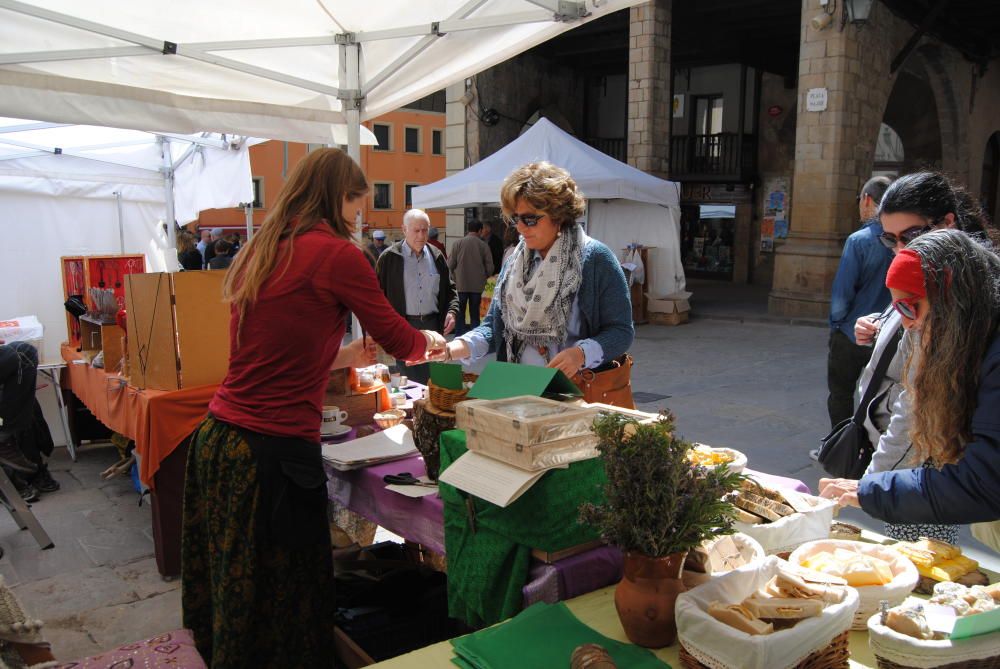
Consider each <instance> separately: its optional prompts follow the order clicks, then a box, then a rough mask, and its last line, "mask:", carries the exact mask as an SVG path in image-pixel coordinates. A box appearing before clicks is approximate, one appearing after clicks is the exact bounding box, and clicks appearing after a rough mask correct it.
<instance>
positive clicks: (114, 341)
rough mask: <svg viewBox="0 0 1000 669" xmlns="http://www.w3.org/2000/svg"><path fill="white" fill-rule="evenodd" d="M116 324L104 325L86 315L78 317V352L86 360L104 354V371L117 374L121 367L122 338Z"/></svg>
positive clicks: (122, 334) (121, 333) (120, 330)
mask: <svg viewBox="0 0 1000 669" xmlns="http://www.w3.org/2000/svg"><path fill="white" fill-rule="evenodd" d="M124 335H125V333H124V332H122V329H121V328H120V327H118V325H117V324H116V323H104V322H101V321H100V320H99V319H97V318H93V317H91V316H88V315H83V316H81V317H80V350H81V351H82V352H83V355H84V357H85V358H87V359H88V360H93V359H94V357H96V356H97V354H98V353H102V352H103V353H104V371H106V372H108V373H109V374H114V373H117V372H119V371H120V370H121V367H122V355H123V353H124V352H123V350H122V337H123V336H124Z"/></svg>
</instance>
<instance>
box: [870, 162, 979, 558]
mask: <svg viewBox="0 0 1000 669" xmlns="http://www.w3.org/2000/svg"><path fill="white" fill-rule="evenodd" d="M878 215H879V218H880V223H881V224H882V227H883V230H884V232H883V234H882V235H881V236H880V238H879V239H880V241H881V242H882V244H884V245H885V246H886V247H887V248H888V249H890V250H891V251H892V252H893V253H898V252H899V251H901V250H902V249H903V248H904V247H905V246H906V244H908V243H909V242H911V241H913V240H914V239H916V238H917V237H919V236H920V235H922V234H925V233H927V232H929V231H931V230H934V229H937V228H952V227H957V228H958V229H960V230H963V231H966V232H968V233H970V234H976V233H981V232H982V231H983V229H984V223H985V221H984V220H983V216H982V211H981V210H980V209H979V208H978V206H977V205H976V203H975V201H974V200H973V199H972V198H971V197H969V196H968V195H967V194H965V192H964V191H962V190H960V189H957V188H955V187H954V186H953V185H952V184H951V183H950V182H949V181H948V179H947V178H945V177H944V176H943V175H941V174H938V173H935V172H917V173H914V174H907V175H905V176H902V177H900V178H899V179H897V180H896V181H895V182H894V183H893V184H892V185H890V186H889V188H888V190H886V192H885V195H883V197H882V201H881V203H880V207H879V214H878ZM901 330H902V319H901V316H900V315H899V312H898V311H896V310H895V309H894V308H893V307H892V306H891V305H888V306H887V307H886V309H885V311H883V312H882V313H881V314H872V315H869V316H866V317H862V318H859V319H858V322H857V323H856V324H855V328H854V333H855V338H856V339H857V341H858V343H859V344H870V343H874V351H873V353H872V356H871V360H870V361H869V363H868V365H867V367H866V368H865V370H864V371H863V372H862V374H861V378H860V379H859V386H860V387H859V391H860V393H861V396H864V394H865V390H866V389H867V388H868V385H869V384H870V383H871V382H872V378H873V376H874V370H875V367H876V365H877V364H878V361H879V360H880V359H881V357H882V355H883V352H885V351H886V350H887V349H890V348H891V347H895V346H896V342H898V348H897V350H896V351H895V353H894V354H893V353H891V352H890V353H889V355H892V356H893V357H892V360H891V362H890V363H889V366H888V368H887V369H886V372H885V376H884V378H883V379H881V382H880V383H881V385H880V387H879V389H878V391H877V392H876V393H875V397H874V399H872V401H871V402H870V403H869V405H868V410H867V411H866V412H865V421H864V426H865V429H866V430H867V433H868V438H869V440H870V441H871V443H872V445H873V446H874V447H875V452H874V454H873V456H872V461H871V464H870V465H869V467H868V471H867V473H869V474H873V473H877V472H883V471H890V470H893V469H899V468H903V469H907V468H909V467H915V466H919V465H920V463H919V462H918V461H916V460H915V452H914V449H913V446H912V444H911V442H910V423H911V420H912V407H911V397H910V394H909V393H907V392H906V390H905V389H904V385H903V368H904V363H905V361H906V360H907V359H909V356H910V355H911V354H912V353H913V347H912V340H913V337H911V336H910V334H907V335H904V336H903V337H902V338H900V337H899V336H898V333H899V332H900V331H901ZM873 340H874V341H873ZM918 353H919V352H918ZM917 357H919V356H917ZM915 362H916V358H914V362H913V363H911V366H910V368H911V369H914V368H915ZM885 533H886V535H888V536H890V537H892V538H894V539H899V540H906V541H910V540H915V539H917V538H919V537H921V536H927V537H931V538H934V539H940V540H941V541H947V542H949V543H954V542H955V541H956V540H957V538H958V527H957V526H955V525H927V524H917V525H911V524H893V523H886V526H885Z"/></svg>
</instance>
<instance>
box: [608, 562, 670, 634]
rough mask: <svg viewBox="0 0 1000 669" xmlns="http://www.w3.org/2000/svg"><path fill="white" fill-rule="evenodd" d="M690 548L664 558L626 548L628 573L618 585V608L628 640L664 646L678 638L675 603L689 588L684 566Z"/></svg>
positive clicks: (626, 570) (616, 602)
mask: <svg viewBox="0 0 1000 669" xmlns="http://www.w3.org/2000/svg"><path fill="white" fill-rule="evenodd" d="M686 556H687V551H685V552H683V553H673V554H671V555H667V556H666V557H661V558H651V557H649V556H647V555H642V554H641V553H629V552H625V554H624V557H625V564H624V572H625V576H624V577H623V578H622V580H621V581H620V582H619V583H618V587H617V588H615V608H616V609H617V610H618V618H619V619H621V621H622V627H623V628H624V629H625V635H626V636H628V639H629V641H631V642H632V643H634V644H636V645H638V646H645V647H646V648H663V647H664V646H669V645H670V644H672V643H673V642H674V640H675V639H676V638H677V621H676V620H675V619H674V605H675V604H676V602H677V595H679V594H680V593H682V592H684V591H685V590H686V588H685V587H684V583H683V582H682V581H681V570H682V569H683V568H684V558H685V557H686Z"/></svg>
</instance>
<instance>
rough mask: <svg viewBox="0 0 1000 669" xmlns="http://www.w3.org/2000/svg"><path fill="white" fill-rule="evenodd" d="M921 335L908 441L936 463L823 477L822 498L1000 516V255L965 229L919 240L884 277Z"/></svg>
mask: <svg viewBox="0 0 1000 669" xmlns="http://www.w3.org/2000/svg"><path fill="white" fill-rule="evenodd" d="M886 285H887V286H888V287H889V289H890V291H891V293H892V304H893V307H894V308H895V309H896V310H897V311H898V312H899V313H900V316H901V317H902V323H903V327H904V328H906V329H907V330H908V331H911V332H912V333H913V335H914V337H915V341H914V350H916V351H918V352H919V353H918V357H917V356H915V358H916V359H914V360H910V361H908V365H912V366H913V367H912V369H910V370H909V371H908V372H904V379H905V383H906V389H907V392H911V393H912V395H913V397H912V404H913V406H915V407H919V410H918V411H915V412H913V416H912V424H911V427H910V440H911V442H912V444H913V451H914V453H915V457H914V458H913V460H914V461H915V462H918V463H924V462H926V463H928V465H929V466H923V467H915V468H911V469H898V470H895V471H884V472H879V473H874V474H868V475H866V476H865V477H864V478H862V479H861V480H860V481H854V480H850V479H821V480H820V495H821V496H823V497H826V498H829V499H836V500H838V502H839V503H840V504H841V505H842V506H858V507H860V508H861V509H863V510H864V511H865V512H866V513H868V514H869V515H871V516H873V517H875V518H879V519H881V520H884V521H887V522H891V523H933V524H941V523H980V522H991V521H996V520H1000V495H998V494H997V490H1000V421H998V420H997V416H1000V337H998V335H997V325H998V323H1000V258H998V257H997V256H996V254H994V253H993V252H992V251H989V250H988V249H986V248H985V247H984V246H983V245H981V244H979V243H977V242H975V241H973V240H972V239H971V238H970V237H969V236H968V235H966V234H965V233H962V232H959V231H957V230H934V231H932V232H928V233H926V234H924V235H921V236H919V237H917V238H916V239H914V240H913V241H911V242H910V243H909V244H908V245H907V247H906V248H905V249H903V250H901V251H900V252H899V253H898V254H897V255H896V258H895V259H894V260H893V262H892V266H891V267H890V268H889V273H888V276H887V277H886Z"/></svg>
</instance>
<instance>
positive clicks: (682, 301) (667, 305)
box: [646, 290, 693, 314]
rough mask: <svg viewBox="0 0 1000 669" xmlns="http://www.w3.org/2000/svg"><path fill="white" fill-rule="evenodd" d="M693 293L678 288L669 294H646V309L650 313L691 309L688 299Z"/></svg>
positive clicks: (677, 311)
mask: <svg viewBox="0 0 1000 669" xmlns="http://www.w3.org/2000/svg"><path fill="white" fill-rule="evenodd" d="M691 295H693V293H691V292H688V291H686V290H680V291H677V292H676V293H671V294H670V295H661V296H655V295H650V294H648V293H647V294H646V297H647V298H648V302H647V303H646V310H647V311H648V312H650V314H653V313H657V314H673V313H679V312H685V311H690V310H691V303H690V302H689V301H688V300H689V299H690V298H691Z"/></svg>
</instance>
